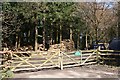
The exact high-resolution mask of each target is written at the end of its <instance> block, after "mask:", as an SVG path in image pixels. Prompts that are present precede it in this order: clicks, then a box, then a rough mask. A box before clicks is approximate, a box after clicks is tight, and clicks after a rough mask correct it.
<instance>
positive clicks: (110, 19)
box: [78, 2, 117, 42]
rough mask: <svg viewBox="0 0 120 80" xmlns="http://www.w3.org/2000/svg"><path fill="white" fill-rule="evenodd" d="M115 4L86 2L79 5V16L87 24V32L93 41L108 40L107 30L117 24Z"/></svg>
mask: <svg viewBox="0 0 120 80" xmlns="http://www.w3.org/2000/svg"><path fill="white" fill-rule="evenodd" d="M114 5H115V3H106V2H100V3H97V2H86V3H84V2H83V3H78V14H82V16H81V17H82V19H83V20H85V21H86V22H87V25H88V26H87V27H88V28H87V29H86V32H88V34H89V35H90V36H91V38H92V39H93V41H95V42H98V41H100V40H103V41H105V40H107V39H106V38H107V36H108V35H107V30H108V29H109V28H110V27H112V26H113V25H115V24H116V21H117V17H116V15H115V10H114Z"/></svg>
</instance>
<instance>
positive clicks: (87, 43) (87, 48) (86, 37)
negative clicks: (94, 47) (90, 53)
mask: <svg viewBox="0 0 120 80" xmlns="http://www.w3.org/2000/svg"><path fill="white" fill-rule="evenodd" d="M87 38H88V36H87V33H86V38H85V44H86V49H88V42H87V41H88V39H87Z"/></svg>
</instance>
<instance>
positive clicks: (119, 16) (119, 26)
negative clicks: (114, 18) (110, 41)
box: [118, 2, 120, 38]
mask: <svg viewBox="0 0 120 80" xmlns="http://www.w3.org/2000/svg"><path fill="white" fill-rule="evenodd" d="M118 38H120V2H118Z"/></svg>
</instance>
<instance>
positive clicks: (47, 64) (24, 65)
mask: <svg viewBox="0 0 120 80" xmlns="http://www.w3.org/2000/svg"><path fill="white" fill-rule="evenodd" d="M55 63H56V66H57V67H59V66H58V65H57V64H58V62H55ZM33 65H34V66H36V67H37V66H39V65H40V64H39V63H38V64H33ZM50 65H55V64H53V63H46V64H44V66H50ZM11 67H14V65H12V66H11ZM19 67H31V66H30V65H28V64H23V65H20V66H18V68H19Z"/></svg>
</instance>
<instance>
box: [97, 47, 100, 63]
mask: <svg viewBox="0 0 120 80" xmlns="http://www.w3.org/2000/svg"><path fill="white" fill-rule="evenodd" d="M99 51H100V46H99V47H98V49H97V51H96V56H97V64H99V57H100V55H99Z"/></svg>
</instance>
